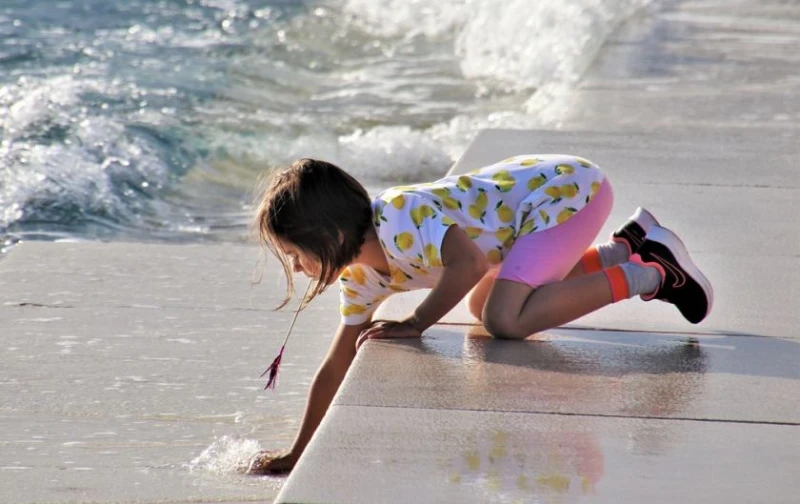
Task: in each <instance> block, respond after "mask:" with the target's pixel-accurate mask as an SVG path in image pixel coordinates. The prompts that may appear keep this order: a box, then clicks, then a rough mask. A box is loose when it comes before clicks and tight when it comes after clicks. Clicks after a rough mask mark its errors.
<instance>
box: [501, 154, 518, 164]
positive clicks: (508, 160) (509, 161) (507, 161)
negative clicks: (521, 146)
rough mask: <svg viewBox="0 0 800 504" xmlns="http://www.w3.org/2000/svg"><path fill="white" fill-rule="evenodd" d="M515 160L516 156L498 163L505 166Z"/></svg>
mask: <svg viewBox="0 0 800 504" xmlns="http://www.w3.org/2000/svg"><path fill="white" fill-rule="evenodd" d="M516 159H517V156H511V157H510V158H505V159H504V160H502V161H500V163H503V164H506V163H511V162H513V161H515V160H516Z"/></svg>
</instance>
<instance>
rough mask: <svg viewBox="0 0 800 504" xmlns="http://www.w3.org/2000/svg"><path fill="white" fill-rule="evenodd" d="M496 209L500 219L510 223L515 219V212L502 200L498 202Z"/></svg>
mask: <svg viewBox="0 0 800 504" xmlns="http://www.w3.org/2000/svg"><path fill="white" fill-rule="evenodd" d="M495 211H497V218H498V219H500V222H506V223H508V222H511V221H512V220H514V212H513V211H512V210H511V207H509V206H508V205H504V204H503V202H502V201H499V202H498V203H497V206H495Z"/></svg>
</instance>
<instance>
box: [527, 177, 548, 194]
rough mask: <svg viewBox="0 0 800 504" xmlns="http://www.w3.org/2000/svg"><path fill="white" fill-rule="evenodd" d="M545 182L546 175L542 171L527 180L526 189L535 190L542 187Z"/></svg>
mask: <svg viewBox="0 0 800 504" xmlns="http://www.w3.org/2000/svg"><path fill="white" fill-rule="evenodd" d="M545 182H547V177H546V176H545V174H544V173H540V174H539V175H537V176H535V177H533V178H532V179H530V180H529V181H528V190H529V191H535V190H536V189H539V188H540V187H542V186H543V185H544V184H545Z"/></svg>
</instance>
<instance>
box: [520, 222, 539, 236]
mask: <svg viewBox="0 0 800 504" xmlns="http://www.w3.org/2000/svg"><path fill="white" fill-rule="evenodd" d="M533 231H536V221H534V220H533V219H531V220H528V221H525V222H523V223H522V227H521V228H519V235H520V236H525V235H526V234H530V233H532V232H533Z"/></svg>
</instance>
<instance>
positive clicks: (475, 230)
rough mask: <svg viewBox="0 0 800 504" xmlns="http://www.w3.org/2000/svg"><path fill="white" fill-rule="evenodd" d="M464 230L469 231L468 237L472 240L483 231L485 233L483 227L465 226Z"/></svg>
mask: <svg viewBox="0 0 800 504" xmlns="http://www.w3.org/2000/svg"><path fill="white" fill-rule="evenodd" d="M464 232H465V233H467V237H468V238H469V239H470V240H474V239H475V238H477V237H479V236H480V235H481V233H483V229H481V228H479V227H465V228H464Z"/></svg>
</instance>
